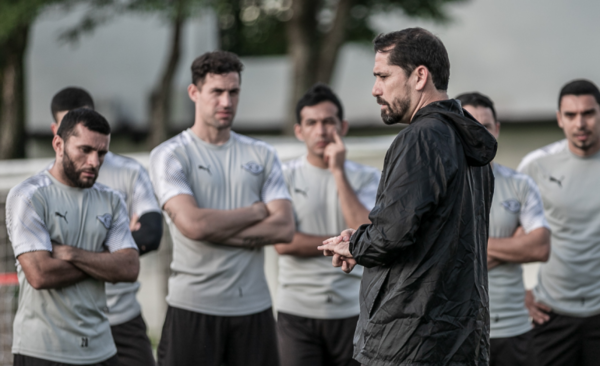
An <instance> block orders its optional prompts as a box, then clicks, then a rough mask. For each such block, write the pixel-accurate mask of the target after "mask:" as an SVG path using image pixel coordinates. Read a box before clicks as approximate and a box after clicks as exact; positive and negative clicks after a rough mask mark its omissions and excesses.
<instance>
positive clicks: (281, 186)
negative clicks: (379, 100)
mask: <svg viewBox="0 0 600 366" xmlns="http://www.w3.org/2000/svg"><path fill="white" fill-rule="evenodd" d="M261 197H262V200H263V202H264V203H269V202H271V201H274V200H290V201H291V200H292V198H291V197H290V192H289V191H288V188H287V186H286V184H285V179H284V178H283V172H282V170H281V161H279V157H278V156H277V154H274V157H273V164H271V170H270V171H269V173H268V175H267V179H266V180H265V184H264V185H263V188H262V192H261Z"/></svg>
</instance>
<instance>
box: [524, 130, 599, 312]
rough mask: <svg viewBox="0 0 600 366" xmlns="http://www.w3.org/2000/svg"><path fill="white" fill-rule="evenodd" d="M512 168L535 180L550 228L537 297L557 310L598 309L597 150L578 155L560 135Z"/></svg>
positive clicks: (536, 289)
mask: <svg viewBox="0 0 600 366" xmlns="http://www.w3.org/2000/svg"><path fill="white" fill-rule="evenodd" d="M518 170H519V171H520V172H523V173H525V174H527V175H529V176H531V178H533V180H534V181H535V182H536V183H537V185H538V187H539V189H540V192H541V194H542V201H543V203H544V213H545V215H546V219H548V223H549V224H550V228H551V230H552V235H551V239H550V240H551V242H550V243H551V251H550V259H549V260H548V261H547V262H546V263H542V264H541V266H540V271H539V273H538V284H537V286H536V287H535V288H534V289H533V294H534V296H535V298H536V300H537V301H540V302H542V303H544V304H547V305H548V306H550V307H551V308H552V310H553V311H554V312H556V313H558V314H562V315H567V316H573V317H589V316H594V315H597V314H600V194H598V188H599V187H600V153H596V154H594V155H592V156H589V157H585V158H582V157H580V156H577V155H575V154H573V153H572V152H571V150H569V147H568V143H567V140H561V141H558V142H555V143H553V144H550V145H548V146H546V147H543V148H541V149H538V150H535V151H533V152H531V153H530V154H528V155H527V156H525V158H523V161H522V162H521V164H520V165H519V168H518Z"/></svg>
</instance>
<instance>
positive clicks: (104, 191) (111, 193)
mask: <svg viewBox="0 0 600 366" xmlns="http://www.w3.org/2000/svg"><path fill="white" fill-rule="evenodd" d="M89 189H92V190H94V191H96V192H98V194H99V195H100V196H101V197H102V198H103V199H107V200H110V201H111V202H112V203H113V204H114V203H116V202H117V201H121V200H123V199H124V197H123V196H122V194H121V193H120V192H119V191H117V190H116V189H112V188H110V187H109V186H107V185H105V184H102V183H98V182H96V183H94V185H93V186H92V187H91V188H89Z"/></svg>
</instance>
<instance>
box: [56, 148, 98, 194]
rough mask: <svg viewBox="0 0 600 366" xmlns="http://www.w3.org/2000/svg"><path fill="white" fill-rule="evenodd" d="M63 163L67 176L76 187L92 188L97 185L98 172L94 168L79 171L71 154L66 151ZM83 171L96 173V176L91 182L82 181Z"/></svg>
mask: <svg viewBox="0 0 600 366" xmlns="http://www.w3.org/2000/svg"><path fill="white" fill-rule="evenodd" d="M62 163H63V171H64V172H65V176H66V177H67V179H68V180H69V181H70V182H71V183H72V184H73V185H74V186H75V187H77V188H90V187H91V186H93V185H94V183H96V179H97V178H98V171H97V170H96V169H94V168H87V169H79V170H77V168H75V163H73V160H71V157H69V154H68V153H67V150H66V149H65V151H64V155H63V161H62ZM83 171H89V172H91V171H93V172H94V173H96V176H95V177H94V178H93V179H91V180H83V179H81V172H83Z"/></svg>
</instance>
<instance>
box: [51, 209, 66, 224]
mask: <svg viewBox="0 0 600 366" xmlns="http://www.w3.org/2000/svg"><path fill="white" fill-rule="evenodd" d="M54 215H55V216H58V217H60V218H63V219H64V220H65V222H66V223H67V224H68V223H69V220H67V211H65V214H64V215H63V214H61V213H60V212H55V213H54Z"/></svg>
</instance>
